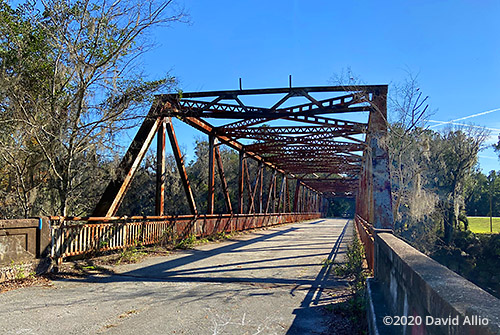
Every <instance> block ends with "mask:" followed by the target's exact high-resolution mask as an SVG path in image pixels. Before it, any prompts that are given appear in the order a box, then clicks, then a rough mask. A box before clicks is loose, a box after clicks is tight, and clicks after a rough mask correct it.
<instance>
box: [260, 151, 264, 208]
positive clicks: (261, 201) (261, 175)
mask: <svg viewBox="0 0 500 335" xmlns="http://www.w3.org/2000/svg"><path fill="white" fill-rule="evenodd" d="M259 171H260V184H259V213H262V211H263V208H262V204H263V199H262V195H263V194H262V191H263V186H264V164H262V161H259Z"/></svg>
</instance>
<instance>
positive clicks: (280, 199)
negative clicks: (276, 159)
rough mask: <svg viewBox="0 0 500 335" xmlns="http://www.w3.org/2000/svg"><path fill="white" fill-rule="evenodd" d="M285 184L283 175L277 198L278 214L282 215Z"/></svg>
mask: <svg viewBox="0 0 500 335" xmlns="http://www.w3.org/2000/svg"><path fill="white" fill-rule="evenodd" d="M285 182H286V175H283V179H282V180H281V187H280V194H279V196H278V199H279V200H278V212H279V213H282V212H284V211H285V201H284V200H285V199H284V197H285Z"/></svg>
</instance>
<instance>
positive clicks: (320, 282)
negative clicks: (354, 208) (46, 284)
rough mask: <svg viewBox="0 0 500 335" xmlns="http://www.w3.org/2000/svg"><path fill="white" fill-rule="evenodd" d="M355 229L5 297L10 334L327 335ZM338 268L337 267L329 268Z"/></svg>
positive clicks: (248, 243) (332, 226)
mask: <svg viewBox="0 0 500 335" xmlns="http://www.w3.org/2000/svg"><path fill="white" fill-rule="evenodd" d="M351 237H352V227H351V225H350V224H348V222H347V220H341V219H318V220H312V221H307V222H302V223H295V224H289V225H284V226H280V227H273V228H270V229H267V230H258V231H255V232H253V233H250V234H245V235H239V236H237V237H235V238H232V239H230V240H226V241H223V242H220V243H209V244H205V245H200V246H197V247H196V248H195V249H193V250H186V251H180V252H175V253H172V254H171V255H169V256H167V257H149V258H146V259H145V260H144V261H142V262H141V263H138V264H128V265H121V266H115V267H114V271H116V274H115V275H111V276H96V277H90V278H85V279H81V280H80V279H71V280H63V281H57V282H55V285H54V286H53V287H51V288H43V287H31V288H26V289H20V290H15V291H9V292H6V293H3V294H0V306H2V307H1V308H0V333H1V334H96V333H106V334H259V333H260V334H322V333H326V331H327V324H326V323H325V320H326V319H327V316H326V315H325V311H324V308H322V307H321V306H322V305H325V304H328V303H329V302H331V301H332V300H333V299H334V298H333V295H334V294H333V293H334V292H335V290H336V288H339V285H340V284H339V283H338V282H335V281H334V280H333V279H331V278H330V277H329V276H328V270H329V266H325V265H324V260H325V259H330V260H333V261H335V262H338V261H341V260H342V258H343V254H344V252H345V248H346V245H347V242H348V241H349V240H350V238H351ZM327 263H329V262H327Z"/></svg>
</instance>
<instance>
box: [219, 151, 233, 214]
mask: <svg viewBox="0 0 500 335" xmlns="http://www.w3.org/2000/svg"><path fill="white" fill-rule="evenodd" d="M215 159H216V160H217V169H218V170H219V177H220V180H221V183H222V191H223V195H224V201H225V203H226V210H227V212H228V213H233V207H232V205H231V197H230V196H229V187H228V185H227V181H226V175H225V174H224V165H223V164H222V157H221V155H220V150H219V147H218V146H216V147H215Z"/></svg>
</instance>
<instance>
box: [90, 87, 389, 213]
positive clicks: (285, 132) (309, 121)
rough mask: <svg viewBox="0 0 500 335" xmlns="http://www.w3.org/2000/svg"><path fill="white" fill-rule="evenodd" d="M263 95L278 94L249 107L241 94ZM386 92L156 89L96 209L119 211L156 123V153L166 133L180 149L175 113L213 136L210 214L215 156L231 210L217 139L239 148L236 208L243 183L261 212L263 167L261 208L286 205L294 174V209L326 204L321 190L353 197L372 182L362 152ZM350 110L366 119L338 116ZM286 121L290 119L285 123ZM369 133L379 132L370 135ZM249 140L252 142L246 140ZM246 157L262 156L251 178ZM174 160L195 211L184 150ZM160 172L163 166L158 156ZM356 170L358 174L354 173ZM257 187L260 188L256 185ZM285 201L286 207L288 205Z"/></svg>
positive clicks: (379, 124) (380, 116) (379, 126)
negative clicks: (267, 171) (269, 173)
mask: <svg viewBox="0 0 500 335" xmlns="http://www.w3.org/2000/svg"><path fill="white" fill-rule="evenodd" d="M325 93H328V94H330V95H331V97H329V98H326V99H324V98H322V99H318V98H315V97H314V96H315V95H317V94H322V95H323V96H324V95H325ZM266 95H267V96H271V95H281V96H280V97H278V98H277V101H276V102H275V103H274V104H270V105H269V106H251V105H247V104H245V103H243V102H242V100H241V99H242V97H244V96H266ZM386 95H387V86H386V85H358V86H349V87H344V86H320V87H287V88H272V89H255V90H233V91H213V92H192V93H185V92H182V93H176V94H164V95H159V96H157V97H156V100H155V103H154V105H153V107H152V108H151V110H150V112H149V113H148V115H147V116H146V121H145V122H144V124H143V126H141V130H140V131H139V134H138V135H137V136H136V138H135V139H134V141H133V142H132V144H131V146H130V149H129V151H128V152H127V155H126V157H125V158H124V161H123V162H122V164H120V166H119V168H118V171H117V173H116V175H117V179H116V180H113V181H112V182H111V183H110V185H109V186H108V188H107V189H106V192H105V195H104V196H103V199H101V202H100V203H99V205H98V206H97V208H96V210H95V212H94V214H96V213H97V214H101V215H106V216H112V215H114V213H116V210H117V209H118V206H119V204H120V203H121V199H122V198H123V195H124V193H125V191H126V190H127V188H128V186H129V185H130V180H131V178H132V177H133V174H134V173H135V170H136V169H137V166H138V162H140V160H141V159H142V157H143V155H144V152H145V149H147V146H149V144H150V142H151V139H152V136H151V134H154V133H155V132H157V131H158V129H159V128H160V130H161V131H162V134H163V135H162V139H161V140H159V141H160V142H159V144H158V145H159V148H160V145H161V148H162V152H161V155H164V147H165V144H164V138H165V137H166V135H168V137H169V139H170V141H171V142H172V145H173V150H174V153H176V154H178V153H179V150H178V145H177V140H176V138H175V133H174V132H173V128H172V124H171V122H170V118H173V117H175V118H177V119H179V120H181V121H183V122H185V123H187V124H188V125H191V126H192V127H194V128H196V129H198V130H200V131H201V132H203V133H205V134H207V135H208V136H209V138H210V149H209V150H210V156H209V161H210V164H209V165H210V166H209V173H210V175H211V176H209V200H208V209H207V212H208V213H211V212H213V204H214V200H213V196H214V187H215V185H214V176H213V174H214V173H215V162H217V165H218V170H219V173H220V176H221V179H222V183H223V185H222V186H223V189H224V194H225V197H226V199H225V201H226V207H227V209H228V210H229V211H232V208H231V202H230V199H229V192H228V190H227V182H226V181H225V177H224V171H223V167H222V160H221V159H220V154H219V149H218V147H219V145H220V144H224V145H228V146H229V147H231V148H233V149H235V150H237V151H239V152H240V154H241V155H240V161H241V162H240V177H239V187H240V195H239V196H240V199H239V205H240V206H239V207H240V208H239V209H238V210H239V211H240V213H241V212H242V208H243V204H244V201H243V199H242V197H243V195H244V189H245V185H246V188H247V189H248V191H247V192H246V194H248V195H249V205H248V206H249V211H251V210H255V209H256V208H257V207H258V208H259V211H263V210H264V209H263V207H264V205H263V199H262V192H263V191H262V188H263V185H262V182H263V181H262V180H263V179H262V176H263V172H262V168H263V167H267V168H271V169H272V170H274V172H273V178H272V183H273V184H271V185H269V186H268V187H269V191H268V194H269V196H268V199H267V204H266V206H265V207H266V212H267V211H268V210H269V208H271V209H272V208H274V207H276V202H278V203H277V208H278V209H279V208H283V209H284V208H286V207H287V205H286V201H287V200H288V202H290V197H289V196H288V192H289V189H288V182H286V183H285V181H286V180H290V179H295V180H297V183H296V185H297V187H296V190H295V197H294V200H293V201H294V204H293V207H294V209H301V210H318V209H319V207H320V206H321V203H323V200H321V201H320V200H319V196H321V197H322V198H328V197H335V196H353V195H354V194H357V193H358V192H357V189H358V187H359V185H362V187H365V186H366V185H368V184H370V182H369V180H368V179H370V177H367V176H368V175H367V160H368V159H369V158H370V157H368V158H367V155H368V154H367V152H370V151H371V150H372V149H373V148H374V147H377V145H376V144H374V143H373V141H374V139H375V140H376V139H379V138H380V134H381V133H383V132H384V129H385V131H386V129H387V125H386V122H387V121H386V103H385V100H386ZM294 97H301V98H302V100H305V101H306V103H301V104H291V103H290V102H291V101H292V100H291V98H294ZM353 112H357V113H358V112H369V120H368V123H362V122H353V121H348V120H342V119H341V118H339V117H340V116H342V115H343V114H342V113H353ZM329 114H336V116H337V117H336V118H331V117H328V115H329ZM384 117H385V119H384ZM208 119H217V120H218V121H217V126H215V125H213V124H211V123H209V122H208V121H207V120H208ZM165 120H166V121H165ZM384 120H385V121H384ZM224 121H226V122H224ZM384 122H385V123H384ZM221 123H223V124H221ZM284 123H285V124H286V125H284ZM290 123H294V124H295V125H293V126H290V125H288V124H290ZM162 127H163V128H162ZM165 127H166V131H165V129H164V128H165ZM165 133H167V134H165ZM372 133H373V134H375V135H376V136H372ZM161 141H163V142H161ZM249 141H253V142H250V143H249ZM377 148H378V147H377ZM376 155H378V156H377V157H382V156H383V153H382V154H381V153H376ZM247 158H251V159H254V160H257V161H258V162H259V172H258V175H257V176H256V177H250V175H249V173H250V172H249V170H248V166H247V164H246V162H245V160H246V159H247ZM382 158H383V157H382ZM161 159H163V158H161ZM176 161H177V165H178V167H179V171H180V172H181V175H182V176H181V177H183V178H182V180H183V184H184V187H185V191H186V195H187V197H188V202H189V204H190V208H191V211H192V212H193V213H197V207H196V204H195V203H194V198H193V196H192V191H191V189H190V186H189V181H188V180H187V174H186V172H185V168H184V164H183V161H182V157H181V156H180V155H176ZM384 168H385V167H384ZM158 171H162V164H160V163H159V165H158ZM276 173H280V174H282V175H283V178H282V180H283V182H281V190H278V191H279V193H280V194H279V196H277V195H276V192H277V188H278V185H277V180H278V177H277V176H276ZM359 176H361V177H360V178H361V179H357V178H358V177H359ZM250 178H252V180H253V178H255V180H256V182H255V183H254V185H252V183H251V182H250ZM372 179H373V178H372ZM280 180H281V179H280ZM370 180H371V179H370ZM157 181H158V183H163V182H164V180H163V178H158V179H157ZM257 181H260V186H259V187H257V186H258V185H259V183H258V182H257ZM368 186H370V185H368ZM258 188H259V189H260V192H257V189H258ZM266 188H267V186H266ZM163 191H164V188H162V187H160V186H159V187H158V192H157V193H158V194H157V199H159V200H158V201H160V202H163V197H162V194H160V193H161V192H163ZM271 193H273V194H271ZM368 193H370V192H368ZM368 193H367V192H364V193H362V196H364V197H366V196H367V194H368ZM370 194H371V193H370ZM370 194H368V196H369V195H370ZM271 195H272V197H271ZM307 197H311V198H310V199H309V198H307ZM257 199H258V200H259V204H258V206H256V205H255V202H254V201H255V200H257ZM271 199H272V201H271ZM158 201H157V202H158ZM162 205H163V204H162V203H160V204H159V205H158V204H157V213H160V214H161V213H163V210H162V207H161V206H162ZM315 206H318V207H317V208H316V207H315ZM288 207H291V204H289V205H288ZM362 210H363V209H362Z"/></svg>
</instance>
